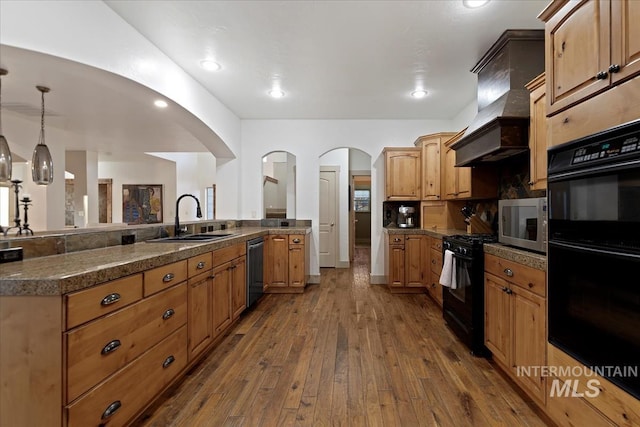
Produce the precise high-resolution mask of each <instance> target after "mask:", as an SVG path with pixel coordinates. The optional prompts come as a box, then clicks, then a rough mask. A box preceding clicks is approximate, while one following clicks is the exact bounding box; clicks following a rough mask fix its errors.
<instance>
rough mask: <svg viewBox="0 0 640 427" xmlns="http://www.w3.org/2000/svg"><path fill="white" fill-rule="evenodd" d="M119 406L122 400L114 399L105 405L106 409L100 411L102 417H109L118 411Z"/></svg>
mask: <svg viewBox="0 0 640 427" xmlns="http://www.w3.org/2000/svg"><path fill="white" fill-rule="evenodd" d="M121 406H122V402H120V401H119V400H116V401H115V402H113V403H112V404H111V405H109V406H107V409H105V410H104V412H103V413H102V419H103V420H105V419H107V418H109V417H110V416H111V415H113V414H115V413H116V412H117V411H118V409H120V407H121Z"/></svg>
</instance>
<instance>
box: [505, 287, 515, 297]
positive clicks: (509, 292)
mask: <svg viewBox="0 0 640 427" xmlns="http://www.w3.org/2000/svg"><path fill="white" fill-rule="evenodd" d="M505 292H506V293H507V295H511V294H512V293H513V291H512V290H511V289H509V288H507V290H506V291H505Z"/></svg>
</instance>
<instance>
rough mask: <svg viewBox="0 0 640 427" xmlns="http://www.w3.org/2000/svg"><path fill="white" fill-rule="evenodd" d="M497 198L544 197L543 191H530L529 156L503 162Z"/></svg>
mask: <svg viewBox="0 0 640 427" xmlns="http://www.w3.org/2000/svg"><path fill="white" fill-rule="evenodd" d="M499 176H500V182H499V184H498V185H499V189H498V190H499V193H498V194H499V198H500V199H528V198H531V197H544V196H546V195H547V192H546V191H545V190H531V187H530V185H529V155H528V152H527V154H526V155H520V156H516V157H513V158H510V159H509V161H505V162H504V163H503V164H502V165H501V168H500V175H499Z"/></svg>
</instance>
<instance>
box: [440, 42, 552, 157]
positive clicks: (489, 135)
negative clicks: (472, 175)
mask: <svg viewBox="0 0 640 427" xmlns="http://www.w3.org/2000/svg"><path fill="white" fill-rule="evenodd" d="M471 71H472V72H474V73H476V74H478V114H477V115H476V117H475V118H474V119H473V121H472V122H471V124H470V125H469V127H468V128H467V130H466V132H465V133H464V135H463V137H462V138H461V139H460V140H459V141H458V142H456V143H455V144H454V145H453V146H452V148H453V149H454V150H455V151H456V166H477V165H481V164H485V163H490V162H496V161H499V160H502V159H505V158H507V157H510V156H513V155H515V154H520V153H522V152H524V151H527V150H528V149H529V91H528V90H527V89H526V88H525V85H526V84H527V83H528V82H529V81H531V80H532V79H533V78H534V77H536V76H537V75H538V74H540V73H542V72H543V71H544V30H506V31H505V32H504V33H502V35H501V36H500V38H499V39H498V40H497V41H496V42H495V43H494V44H493V46H491V48H490V49H489V51H488V52H487V53H486V54H485V55H484V56H483V57H482V59H480V61H479V62H478V63H477V64H476V65H475V67H473V69H471Z"/></svg>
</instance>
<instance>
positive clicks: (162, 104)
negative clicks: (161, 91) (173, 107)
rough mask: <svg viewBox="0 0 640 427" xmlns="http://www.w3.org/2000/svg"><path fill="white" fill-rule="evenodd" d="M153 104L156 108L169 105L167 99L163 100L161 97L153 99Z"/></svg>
mask: <svg viewBox="0 0 640 427" xmlns="http://www.w3.org/2000/svg"><path fill="white" fill-rule="evenodd" d="M153 105H155V106H156V107H158V108H167V107H168V106H169V104H167V101H163V100H162V99H157V100H155V101H153Z"/></svg>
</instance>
